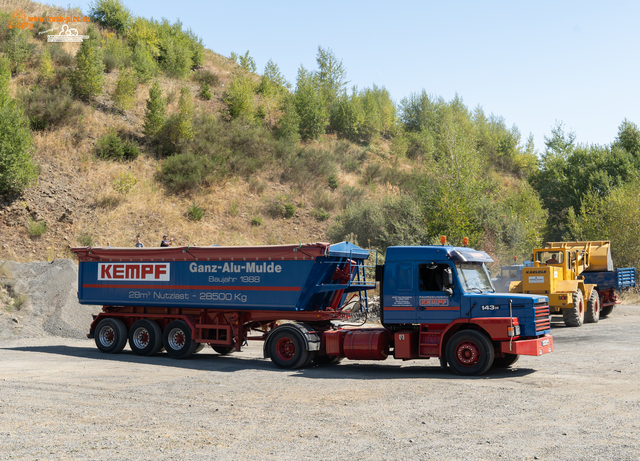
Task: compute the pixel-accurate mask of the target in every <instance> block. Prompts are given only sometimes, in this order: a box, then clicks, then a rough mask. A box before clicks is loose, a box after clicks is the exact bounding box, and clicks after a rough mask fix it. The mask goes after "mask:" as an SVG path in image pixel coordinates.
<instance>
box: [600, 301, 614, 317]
mask: <svg viewBox="0 0 640 461" xmlns="http://www.w3.org/2000/svg"><path fill="white" fill-rule="evenodd" d="M614 307H615V304H612V305H610V306H604V307H603V308H602V309H601V310H600V317H607V316H608V315H611V313H612V312H613V308H614Z"/></svg>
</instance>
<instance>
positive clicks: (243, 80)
mask: <svg viewBox="0 0 640 461" xmlns="http://www.w3.org/2000/svg"><path fill="white" fill-rule="evenodd" d="M254 91H255V83H254V82H253V79H252V77H251V75H249V74H246V73H238V74H236V76H235V77H234V78H233V80H231V83H230V84H229V87H228V88H227V92H226V93H225V96H224V102H225V103H226V104H227V106H228V107H229V114H230V115H231V117H232V118H246V119H247V120H253V118H254V116H255V107H254V102H253V95H254Z"/></svg>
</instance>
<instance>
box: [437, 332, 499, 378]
mask: <svg viewBox="0 0 640 461" xmlns="http://www.w3.org/2000/svg"><path fill="white" fill-rule="evenodd" d="M494 355H495V352H494V350H493V344H491V341H489V338H487V337H486V336H485V335H484V334H483V333H480V332H479V331H475V330H462V331H459V332H457V333H456V334H455V335H453V336H452V337H451V339H450V340H449V342H448V343H447V361H448V362H449V366H450V367H451V369H452V370H453V371H454V373H456V374H458V375H465V376H478V375H481V374H484V373H485V372H486V371H487V370H488V369H489V368H491V365H492V364H493V358H494Z"/></svg>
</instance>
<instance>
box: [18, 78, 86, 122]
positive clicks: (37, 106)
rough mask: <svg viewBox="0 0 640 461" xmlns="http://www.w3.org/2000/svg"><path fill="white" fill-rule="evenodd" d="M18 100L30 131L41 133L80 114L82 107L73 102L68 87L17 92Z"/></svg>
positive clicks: (38, 88) (36, 87)
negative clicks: (27, 119) (27, 120)
mask: <svg viewBox="0 0 640 461" xmlns="http://www.w3.org/2000/svg"><path fill="white" fill-rule="evenodd" d="M18 99H19V100H20V102H21V103H22V107H23V108H24V111H25V114H26V115H27V117H28V118H29V124H30V125H31V129H32V130H37V131H42V130H46V129H48V128H52V127H56V126H61V125H64V124H65V123H67V122H69V121H70V120H71V119H72V118H73V117H75V116H77V115H79V114H81V113H82V105H81V104H80V103H78V102H77V101H74V100H73V98H72V96H71V88H70V87H69V86H68V85H61V86H60V87H58V88H52V89H47V88H44V87H40V86H34V87H32V88H31V89H30V90H21V91H19V92H18Z"/></svg>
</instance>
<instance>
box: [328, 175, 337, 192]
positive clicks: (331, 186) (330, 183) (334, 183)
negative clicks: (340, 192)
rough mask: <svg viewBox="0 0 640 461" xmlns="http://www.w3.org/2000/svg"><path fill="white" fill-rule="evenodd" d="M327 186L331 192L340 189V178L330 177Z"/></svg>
mask: <svg viewBox="0 0 640 461" xmlns="http://www.w3.org/2000/svg"><path fill="white" fill-rule="evenodd" d="M327 185H328V186H329V189H331V190H336V189H337V188H338V185H339V184H338V177H337V176H336V175H335V174H332V175H330V176H329V177H328V178H327Z"/></svg>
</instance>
